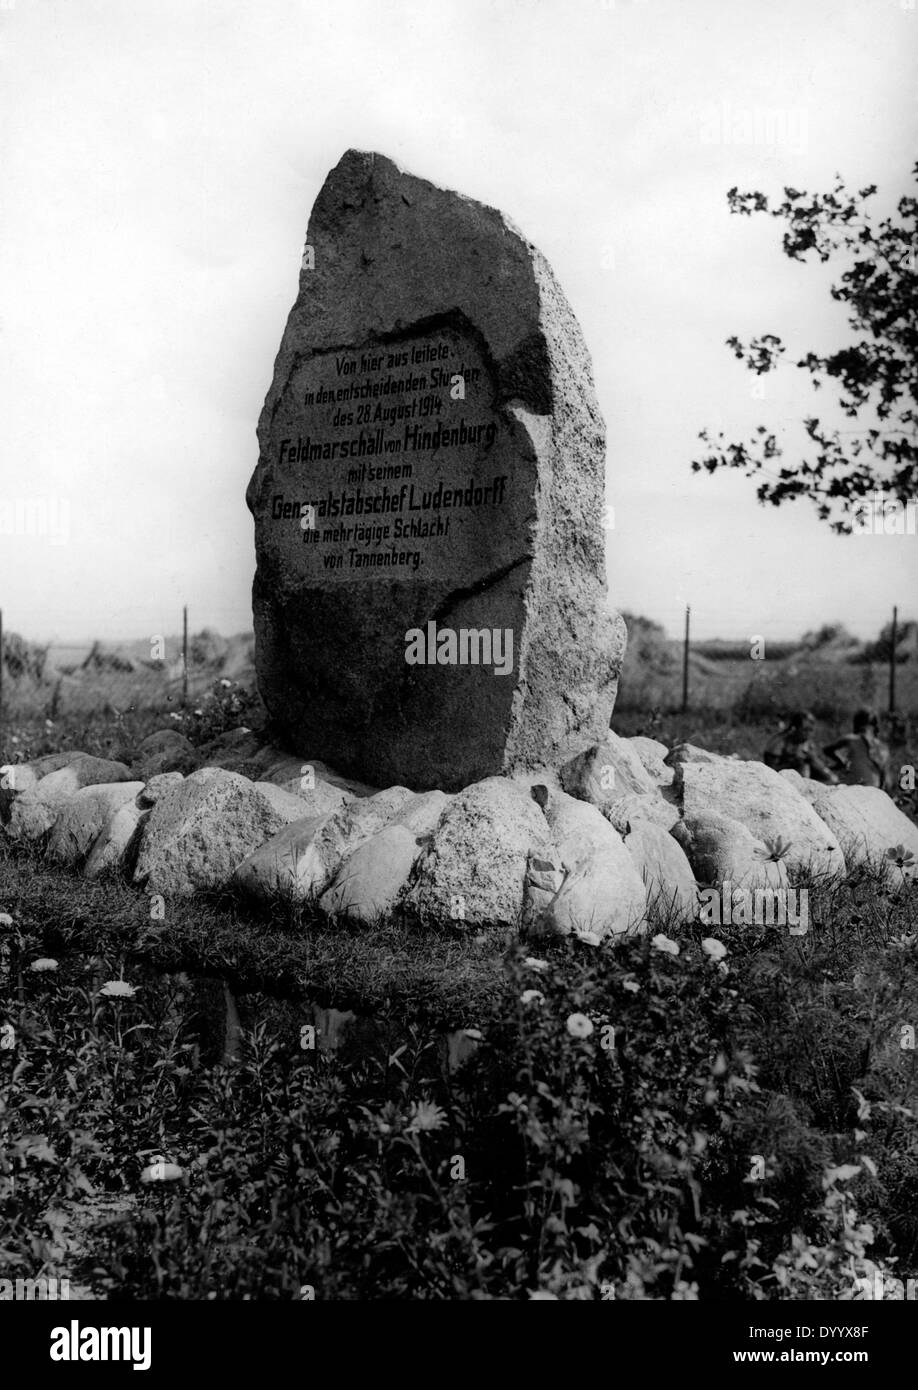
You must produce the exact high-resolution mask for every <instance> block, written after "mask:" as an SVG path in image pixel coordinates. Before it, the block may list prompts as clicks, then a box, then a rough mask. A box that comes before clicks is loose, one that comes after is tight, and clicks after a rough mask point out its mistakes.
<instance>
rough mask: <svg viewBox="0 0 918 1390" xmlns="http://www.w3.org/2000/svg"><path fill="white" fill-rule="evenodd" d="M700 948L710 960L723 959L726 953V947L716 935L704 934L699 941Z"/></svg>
mask: <svg viewBox="0 0 918 1390" xmlns="http://www.w3.org/2000/svg"><path fill="white" fill-rule="evenodd" d="M701 949H702V951H704V953H705V955H706V956H710V957H711V960H723V958H724V956H725V955H726V954H727V948H726V946H725V945H724V943H723V942H722V941H718V940H717V937H716V936H706V937H705V939H704V941H702V943H701Z"/></svg>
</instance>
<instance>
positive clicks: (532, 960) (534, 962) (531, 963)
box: [523, 956, 548, 970]
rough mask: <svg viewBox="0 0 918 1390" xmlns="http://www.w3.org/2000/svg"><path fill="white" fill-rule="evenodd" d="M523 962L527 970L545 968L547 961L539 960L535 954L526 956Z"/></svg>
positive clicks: (546, 967)
mask: <svg viewBox="0 0 918 1390" xmlns="http://www.w3.org/2000/svg"><path fill="white" fill-rule="evenodd" d="M523 964H524V965H525V966H526V968H527V969H528V970H547V969H548V961H547V960H539V959H538V957H537V956H527V957H526V959H525V960H524V961H523Z"/></svg>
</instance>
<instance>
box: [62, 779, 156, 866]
mask: <svg viewBox="0 0 918 1390" xmlns="http://www.w3.org/2000/svg"><path fill="white" fill-rule="evenodd" d="M166 775H167V776H168V773H167V774H166ZM149 814H150V813H149V810H148V809H145V808H144V807H143V806H138V805H137V804H136V802H134V801H128V802H126V803H125V804H124V805H123V806H120V807H119V808H118V810H117V811H115V812H114V814H113V815H111V816H109V818H108V820H107V821H106V822H105V824H104V825H103V827H102V829H101V830H100V832H99V834H98V836H97V837H96V840H95V842H94V844H93V847H92V849H91V850H90V851H89V856H88V858H87V860H86V863H85V864H84V865H83V876H84V877H85V878H98V877H99V875H100V874H104V873H109V872H114V871H116V870H120V869H129V868H130V867H131V860H132V857H133V855H134V852H135V850H136V849H137V848H138V843H139V839H140V834H141V832H142V829H143V826H144V825H145V824H146V821H147V817H148V815H149Z"/></svg>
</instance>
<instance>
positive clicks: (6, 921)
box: [0, 912, 13, 927]
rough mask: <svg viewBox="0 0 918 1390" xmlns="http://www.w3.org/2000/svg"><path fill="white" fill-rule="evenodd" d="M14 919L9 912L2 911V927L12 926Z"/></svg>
mask: <svg viewBox="0 0 918 1390" xmlns="http://www.w3.org/2000/svg"><path fill="white" fill-rule="evenodd" d="M12 925H13V919H12V917H11V916H10V914H9V913H8V912H0V927H11V926H12Z"/></svg>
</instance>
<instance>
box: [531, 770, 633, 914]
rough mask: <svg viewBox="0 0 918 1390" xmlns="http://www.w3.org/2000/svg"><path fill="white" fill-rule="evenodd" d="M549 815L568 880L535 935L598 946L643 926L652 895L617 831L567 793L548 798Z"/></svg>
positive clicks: (558, 857) (557, 853)
mask: <svg viewBox="0 0 918 1390" xmlns="http://www.w3.org/2000/svg"><path fill="white" fill-rule="evenodd" d="M545 816H546V819H547V821H548V826H549V829H550V830H551V837H552V840H553V842H554V845H555V855H554V861H555V863H556V864H557V865H559V866H560V867H561V869H562V870H563V872H564V877H563V881H562V883H561V885H560V887H559V889H558V891H557V893H556V894H555V896H554V897H553V898H552V900H551V902H550V904H549V905H548V907H547V908H546V910H545V911H544V912H543V914H542V915H541V918H540V919H538V920H536V921H534V922H533V929H534V931H536V932H539V931H545V932H552V933H557V934H559V935H562V936H568V935H570V934H573V935H575V936H581V937H586V938H588V939H590V940H592V941H594V942H595V941H600V940H602V939H603V938H604V937H607V936H611V935H616V936H617V935H621V934H622V933H624V932H628V931H631V930H634V929H636V928H637V927H638V926H640V925H641V924H642V922H643V919H644V914H645V910H646V906H647V893H646V891H645V888H644V884H643V881H642V879H641V875H640V873H639V872H638V870H637V868H636V867H635V864H634V860H633V859H632V857H631V855H630V854H629V853H628V850H627V849H626V848H625V844H624V842H623V840H622V837H621V835H619V833H618V831H617V830H615V829H614V827H613V826H611V825H610V824H609V822H608V821H607V820H606V819H605V817H604V816H603V815H602V814H601V812H600V811H598V810H597V808H596V807H595V806H591V805H590V804H589V803H588V802H585V801H578V800H577V799H576V798H574V797H572V796H567V795H566V794H565V793H564V792H559V793H557V794H556V795H554V796H552V797H551V798H550V799H549V801H548V804H547V806H546V808H545Z"/></svg>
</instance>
